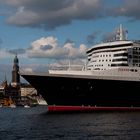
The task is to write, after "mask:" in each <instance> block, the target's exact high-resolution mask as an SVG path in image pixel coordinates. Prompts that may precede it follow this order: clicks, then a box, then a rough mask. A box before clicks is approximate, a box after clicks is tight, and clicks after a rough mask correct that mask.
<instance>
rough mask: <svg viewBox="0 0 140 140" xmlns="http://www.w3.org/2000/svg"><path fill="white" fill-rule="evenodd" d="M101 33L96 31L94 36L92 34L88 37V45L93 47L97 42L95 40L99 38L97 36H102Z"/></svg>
mask: <svg viewBox="0 0 140 140" xmlns="http://www.w3.org/2000/svg"><path fill="white" fill-rule="evenodd" d="M100 33H101V32H100V31H95V32H93V33H92V34H90V35H88V36H87V38H86V39H87V43H88V44H89V45H93V44H94V43H95V42H94V41H95V39H96V38H97V36H98V35H99V34H100Z"/></svg>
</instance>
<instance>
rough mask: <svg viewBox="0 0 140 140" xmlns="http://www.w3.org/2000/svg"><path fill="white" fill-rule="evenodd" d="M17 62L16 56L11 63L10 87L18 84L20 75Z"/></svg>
mask: <svg viewBox="0 0 140 140" xmlns="http://www.w3.org/2000/svg"><path fill="white" fill-rule="evenodd" d="M18 63H19V61H18V57H17V54H16V55H15V58H14V61H13V70H12V85H13V86H17V85H19V84H20V75H19V64H18Z"/></svg>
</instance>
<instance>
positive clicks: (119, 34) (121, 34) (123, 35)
mask: <svg viewBox="0 0 140 140" xmlns="http://www.w3.org/2000/svg"><path fill="white" fill-rule="evenodd" d="M126 39H127V38H126V30H124V29H123V26H122V24H120V27H119V29H118V30H117V34H116V40H126Z"/></svg>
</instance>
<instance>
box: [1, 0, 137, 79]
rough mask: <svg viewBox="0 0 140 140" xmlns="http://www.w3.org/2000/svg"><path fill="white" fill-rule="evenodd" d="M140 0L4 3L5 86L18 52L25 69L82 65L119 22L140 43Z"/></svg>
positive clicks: (17, 0) (22, 0)
mask: <svg viewBox="0 0 140 140" xmlns="http://www.w3.org/2000/svg"><path fill="white" fill-rule="evenodd" d="M139 7H140V2H139V0H133V1H132V0H47V1H46V0H41V1H40V0H4V1H3V0H0V82H1V81H2V80H4V77H5V75H6V76H7V78H8V81H9V82H11V70H12V65H13V59H14V55H15V53H17V54H18V58H19V65H20V68H21V70H25V71H38V70H39V71H46V70H47V66H48V65H50V64H67V62H68V61H67V60H68V59H71V61H72V62H73V63H82V62H83V60H84V59H85V57H86V55H85V51H86V49H88V48H89V47H91V46H92V45H94V44H95V43H99V42H101V41H105V40H107V39H109V37H111V34H112V32H113V31H114V29H116V28H117V27H118V26H119V25H120V24H122V25H123V26H124V28H125V29H126V30H128V39H138V40H139V39H140V30H139V25H140V14H139V13H140V9H139Z"/></svg>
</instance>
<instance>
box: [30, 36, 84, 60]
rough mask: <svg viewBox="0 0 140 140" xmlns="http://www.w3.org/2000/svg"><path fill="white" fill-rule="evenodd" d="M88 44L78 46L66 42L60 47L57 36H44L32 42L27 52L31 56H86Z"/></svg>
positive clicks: (58, 57)
mask: <svg viewBox="0 0 140 140" xmlns="http://www.w3.org/2000/svg"><path fill="white" fill-rule="evenodd" d="M85 51H86V46H85V45H84V44H82V45H80V47H79V48H76V46H75V44H74V43H66V44H65V45H64V46H62V47H60V45H59V44H58V41H57V38H55V37H53V36H50V37H46V38H45V37H42V38H40V39H38V40H36V41H34V42H32V43H31V47H30V48H29V49H28V50H27V54H28V56H29V57H31V58H54V59H61V58H82V57H85Z"/></svg>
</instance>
